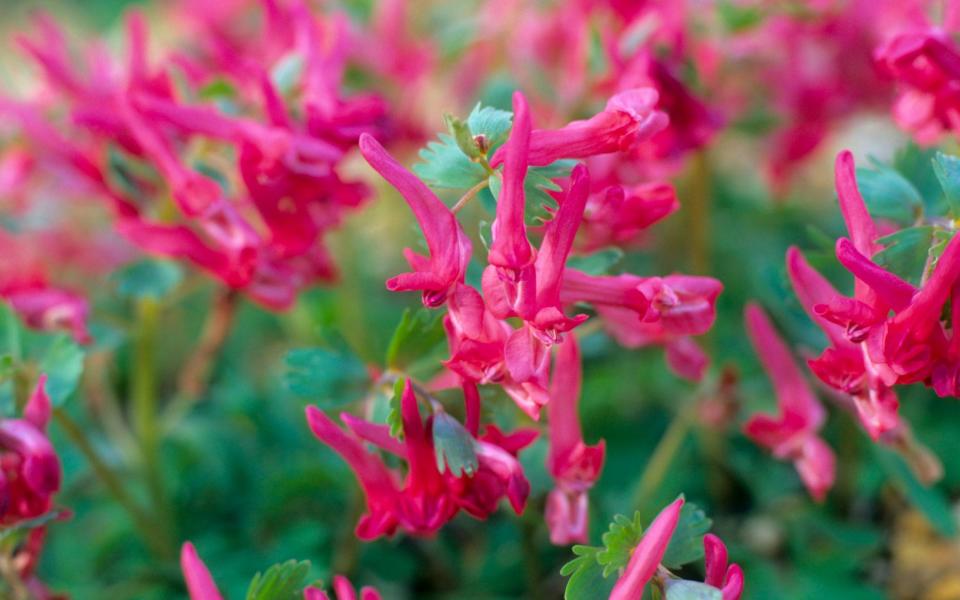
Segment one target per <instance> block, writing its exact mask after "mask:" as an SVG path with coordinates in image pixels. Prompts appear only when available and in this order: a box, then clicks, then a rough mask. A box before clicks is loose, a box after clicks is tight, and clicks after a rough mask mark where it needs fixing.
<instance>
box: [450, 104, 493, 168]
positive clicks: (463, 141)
mask: <svg viewBox="0 0 960 600" xmlns="http://www.w3.org/2000/svg"><path fill="white" fill-rule="evenodd" d="M444 120H445V121H446V122H447V129H449V130H450V135H452V136H453V139H454V141H456V142H457V147H458V148H460V151H461V152H463V153H464V154H466V155H467V158H469V159H470V160H477V159H479V158H480V157H481V156H484V155H485V153H484V151H483V150H482V149H481V148H480V145H479V144H478V143H477V140H476V139H475V138H474V137H473V132H471V131H470V125H469V124H467V123H465V122H463V121H461V120H460V119H458V118H456V117H454V116H453V115H446V116H445V117H444Z"/></svg>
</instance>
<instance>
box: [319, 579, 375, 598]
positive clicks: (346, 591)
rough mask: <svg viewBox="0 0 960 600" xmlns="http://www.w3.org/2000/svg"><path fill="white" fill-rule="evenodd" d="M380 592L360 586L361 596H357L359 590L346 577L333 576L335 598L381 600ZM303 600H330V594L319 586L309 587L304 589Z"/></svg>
mask: <svg viewBox="0 0 960 600" xmlns="http://www.w3.org/2000/svg"><path fill="white" fill-rule="evenodd" d="M380 599H381V596H380V592H378V591H377V590H375V589H374V588H372V587H370V586H364V587H362V588H360V597H359V599H358V598H357V592H356V590H355V589H354V587H353V584H351V583H350V580H348V579H347V578H346V577H344V576H342V575H334V577H333V600H380ZM303 600H330V596H328V595H327V593H326V592H324V591H323V590H321V589H319V588H315V587H308V588H307V589H305V590H303Z"/></svg>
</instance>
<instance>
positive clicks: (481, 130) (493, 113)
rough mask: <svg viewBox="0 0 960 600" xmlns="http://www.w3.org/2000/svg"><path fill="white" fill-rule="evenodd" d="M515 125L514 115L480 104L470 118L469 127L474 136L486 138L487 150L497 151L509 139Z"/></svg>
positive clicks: (468, 118) (475, 107)
mask: <svg viewBox="0 0 960 600" xmlns="http://www.w3.org/2000/svg"><path fill="white" fill-rule="evenodd" d="M512 124H513V113H512V112H509V111H506V110H499V109H496V108H493V107H491V106H481V105H480V103H479V102H478V103H477V105H476V106H474V107H473V110H472V111H470V116H469V117H467V125H469V126H470V131H472V132H473V135H482V136H484V137H485V138H486V143H487V148H488V149H491V150H492V149H495V148H496V147H497V146H499V145H500V144H502V143H503V142H504V141H506V139H507V135H508V134H509V133H510V127H511V126H512Z"/></svg>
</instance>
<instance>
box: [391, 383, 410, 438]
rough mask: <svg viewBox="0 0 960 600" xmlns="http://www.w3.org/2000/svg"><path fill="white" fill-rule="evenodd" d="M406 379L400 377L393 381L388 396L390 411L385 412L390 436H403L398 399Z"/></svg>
mask: <svg viewBox="0 0 960 600" xmlns="http://www.w3.org/2000/svg"><path fill="white" fill-rule="evenodd" d="M406 385H407V379H406V378H405V377H400V378H398V379H397V380H396V381H394V382H393V394H392V395H391V396H390V412H388V413H387V425H389V426H390V437H393V438H396V439H398V440H399V439H402V438H403V413H402V412H401V410H400V399H401V398H402V397H403V388H405V387H406Z"/></svg>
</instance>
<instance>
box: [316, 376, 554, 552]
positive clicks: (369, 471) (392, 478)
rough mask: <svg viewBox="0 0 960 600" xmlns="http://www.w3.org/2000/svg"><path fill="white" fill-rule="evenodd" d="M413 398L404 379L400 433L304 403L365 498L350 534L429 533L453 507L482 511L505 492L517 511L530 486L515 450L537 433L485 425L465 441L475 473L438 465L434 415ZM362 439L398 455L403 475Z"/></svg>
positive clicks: (483, 513) (480, 514)
mask: <svg viewBox="0 0 960 600" xmlns="http://www.w3.org/2000/svg"><path fill="white" fill-rule="evenodd" d="M418 402H419V401H418V399H417V396H416V393H415V392H414V390H413V387H412V384H411V383H410V381H409V380H407V381H406V382H405V385H404V389H403V393H402V396H401V416H402V422H403V441H402V442H401V441H398V440H396V439H394V438H392V437H391V436H390V433H389V427H387V426H386V425H378V424H374V423H370V422H367V421H364V420H362V419H358V418H356V417H353V416H351V415H348V414H343V415H341V420H342V421H343V422H344V423H345V424H346V427H347V431H344V430H343V429H342V428H341V427H339V426H338V425H337V424H336V423H334V422H333V420H332V419H330V417H328V416H327V415H325V414H324V413H323V412H322V411H320V410H318V409H317V408H315V407H312V406H311V407H308V408H307V422H308V424H309V425H310V429H311V431H313V434H314V435H315V436H316V437H317V439H319V440H320V441H321V442H323V443H324V444H326V445H328V446H330V448H331V449H333V450H334V451H335V452H336V453H337V454H339V455H340V456H341V457H342V458H343V459H344V460H345V461H346V462H347V463H348V464H349V465H350V467H351V468H352V469H353V471H354V474H355V475H356V477H357V479H358V481H359V482H360V485H361V486H362V487H363V490H364V493H365V494H366V498H367V514H365V515H364V516H363V517H362V518H361V520H360V522H359V523H358V525H357V530H356V533H357V536H358V537H359V538H361V539H364V540H371V539H375V538H377V537H380V536H381V535H388V536H389V535H392V534H393V533H394V532H395V531H396V530H397V528H398V527H399V528H401V529H403V530H404V531H406V532H408V533H410V534H413V535H429V534H432V533H434V532H435V531H437V530H438V529H439V528H440V527H442V526H443V525H444V524H446V523H447V522H448V521H449V520H450V519H452V518H453V517H454V516H455V515H456V514H457V513H458V512H459V511H460V510H464V511H466V512H467V513H468V514H470V515H472V516H474V517H476V518H478V519H486V518H487V517H488V516H489V515H490V514H491V513H493V512H494V511H495V510H496V509H497V506H498V505H499V503H500V500H501V499H503V498H507V499H508V500H509V501H510V504H511V506H512V507H513V509H514V510H515V511H516V512H517V513H520V512H522V510H523V507H524V505H525V504H526V500H527V495H528V494H529V493H530V484H529V483H528V482H527V479H526V477H525V476H524V474H523V470H522V468H521V467H520V463H519V462H518V461H517V458H516V456H517V453H518V452H519V451H520V450H522V449H523V448H524V447H526V446H527V445H529V444H530V443H532V442H533V440H534V439H535V438H536V433H535V432H532V431H518V432H516V433H514V434H512V435H504V434H502V433H501V432H500V431H499V430H498V429H496V428H495V427H493V426H492V425H491V426H488V427H487V430H486V432H485V433H484V434H483V435H480V436H478V437H475V438H474V439H473V441H472V443H473V444H474V448H475V453H476V456H477V459H478V463H477V469H476V472H475V473H466V472H464V473H461V474H453V473H451V472H450V471H449V470H446V471H441V470H440V469H439V468H438V466H437V460H436V458H435V450H434V442H433V423H434V419H435V415H434V416H430V417H428V418H427V419H426V422H424V421H423V420H422V419H421V415H420V409H419V407H418ZM364 441H366V442H369V443H371V444H373V445H374V446H376V447H378V448H379V449H381V450H383V451H386V452H388V453H390V454H393V455H395V456H397V457H398V458H400V459H402V460H404V461H405V462H406V465H407V472H406V475H405V476H402V475H401V474H400V473H399V472H397V471H395V470H393V469H390V468H388V467H387V466H386V464H384V462H383V460H382V459H381V458H380V457H379V456H377V455H375V454H372V453H370V452H368V451H367V450H366V449H365V448H364V447H363V442H364Z"/></svg>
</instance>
